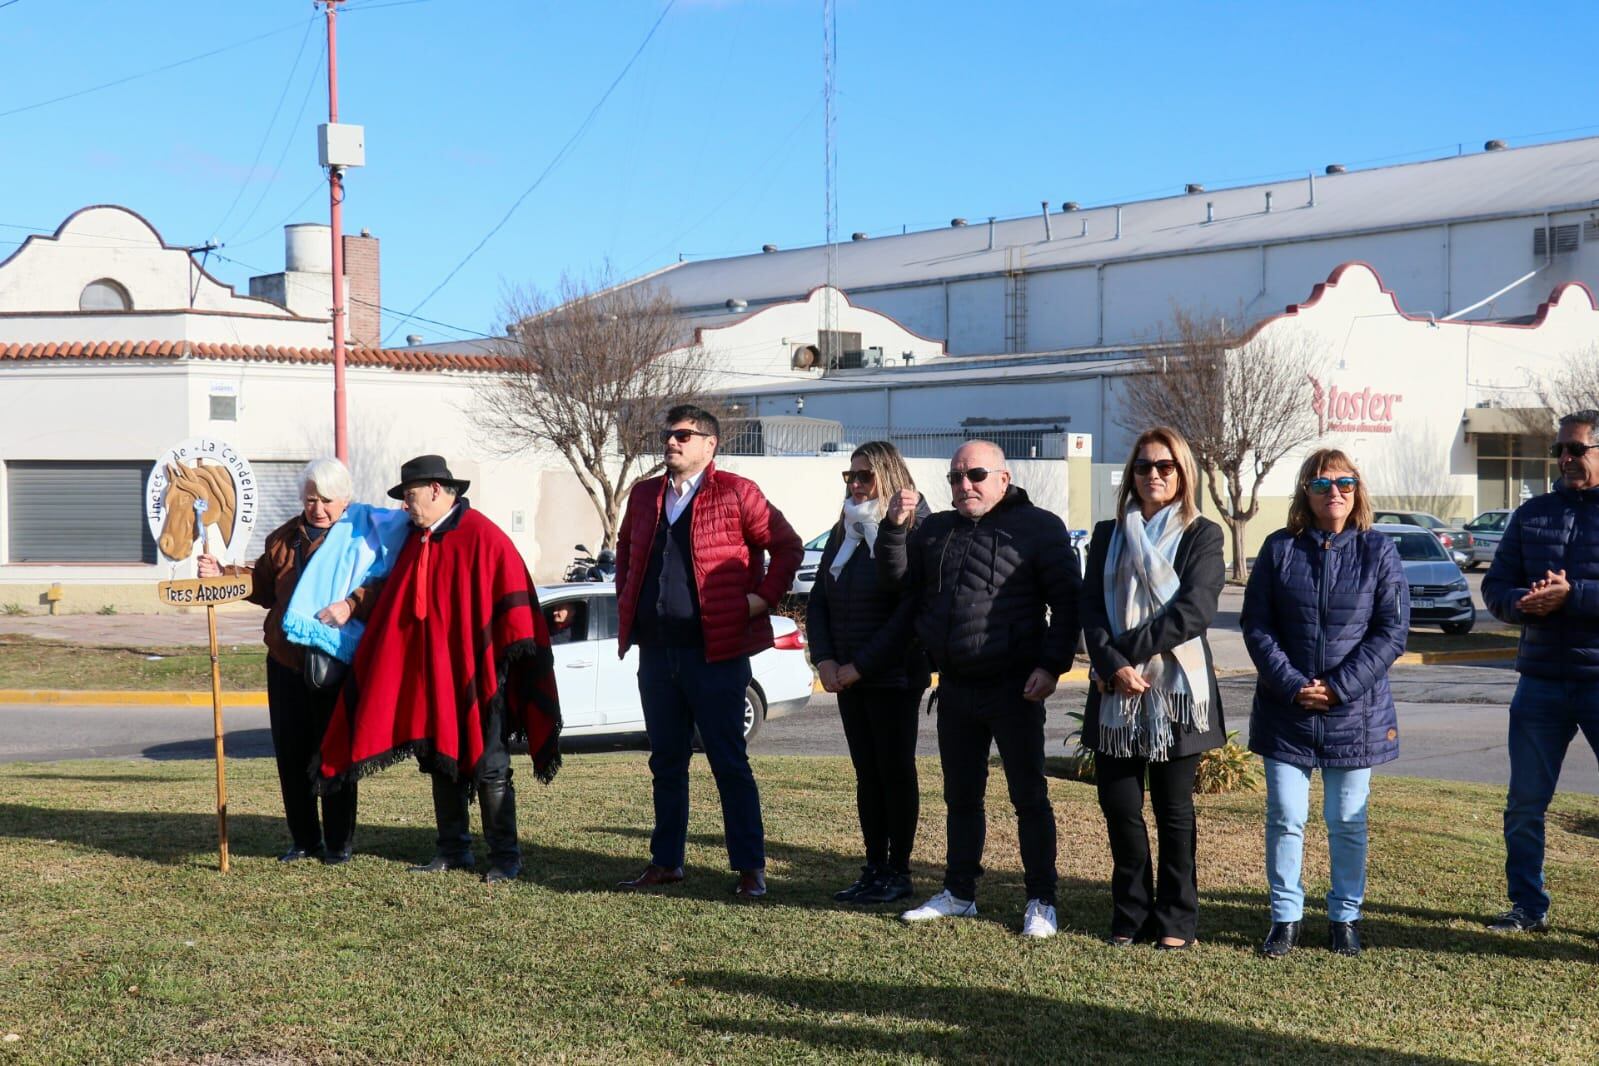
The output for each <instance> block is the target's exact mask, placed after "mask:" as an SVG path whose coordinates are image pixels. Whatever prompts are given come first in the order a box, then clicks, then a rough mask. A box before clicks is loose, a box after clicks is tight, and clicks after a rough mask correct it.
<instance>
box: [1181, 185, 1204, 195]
mask: <svg viewBox="0 0 1599 1066" xmlns="http://www.w3.org/2000/svg"><path fill="white" fill-rule="evenodd" d="M1204 191H1205V187H1204V186H1203V185H1201V184H1199V183H1198V182H1194V181H1191V182H1189V183H1188V184H1187V185H1184V186H1183V192H1185V193H1187V194H1188V195H1189V196H1192V195H1194V193H1196V192H1204Z"/></svg>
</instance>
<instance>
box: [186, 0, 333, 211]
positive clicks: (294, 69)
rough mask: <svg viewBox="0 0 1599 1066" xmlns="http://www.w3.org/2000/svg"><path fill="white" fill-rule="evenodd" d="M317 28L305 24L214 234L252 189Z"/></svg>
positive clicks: (313, 22) (313, 21)
mask: <svg viewBox="0 0 1599 1066" xmlns="http://www.w3.org/2000/svg"><path fill="white" fill-rule="evenodd" d="M315 26H316V21H315V20H311V21H308V22H307V23H306V24H305V34H304V36H302V37H301V38H300V47H299V48H298V49H296V50H295V53H294V62H293V63H292V64H291V65H290V66H289V74H288V77H286V78H284V79H283V89H282V91H281V92H279V93H278V102H277V105H276V106H275V107H273V108H272V118H271V119H270V120H268V122H267V124H266V129H264V130H262V131H261V143H260V144H258V145H256V147H255V158H254V159H252V160H250V166H249V169H248V170H246V171H245V172H244V180H243V181H241V182H239V191H238V192H236V193H234V194H233V202H232V203H230V204H229V205H228V209H227V211H225V212H224V213H223V215H222V220H221V221H220V222H218V223H217V224H216V225H215V226H213V227H211V232H212V233H220V232H222V227H223V226H224V225H225V224H226V223H227V221H228V219H229V218H232V217H233V210H234V208H236V207H238V206H239V201H240V200H242V199H244V190H245V189H248V188H249V187H250V180H251V179H252V178H254V177H255V168H256V167H257V166H258V165H259V164H260V162H261V153H262V152H265V151H266V146H267V141H268V140H270V139H271V138H272V130H273V128H274V127H276V126H277V124H278V116H279V115H281V114H282V113H283V101H284V100H287V99H288V98H289V86H290V85H293V84H294V75H295V74H296V73H298V72H299V69H300V60H301V59H302V58H303V57H304V56H305V45H306V42H307V41H309V40H310V39H311V30H312V29H313V28H314V27H315ZM269 187H270V186H269ZM245 221H246V222H248V221H249V220H248V219H246V220H245ZM241 228H242V227H241Z"/></svg>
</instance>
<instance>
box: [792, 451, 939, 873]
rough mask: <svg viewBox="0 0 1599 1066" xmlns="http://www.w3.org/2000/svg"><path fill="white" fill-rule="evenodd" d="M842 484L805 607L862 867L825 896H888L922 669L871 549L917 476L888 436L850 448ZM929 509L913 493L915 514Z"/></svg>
mask: <svg viewBox="0 0 1599 1066" xmlns="http://www.w3.org/2000/svg"><path fill="white" fill-rule="evenodd" d="M844 484H845V489H846V495H845V498H844V509H843V512H842V514H841V515H840V517H839V521H838V523H837V524H836V525H835V526H834V527H833V531H832V533H831V534H830V535H829V536H828V538H827V546H826V547H825V548H824V549H823V550H822V561H821V563H820V565H819V566H818V567H817V571H816V584H815V585H813V586H812V587H811V595H810V602H809V604H808V607H807V611H806V629H807V636H808V637H809V640H810V645H811V659H812V661H813V662H815V663H816V672H817V674H819V675H820V676H821V680H822V687H823V688H825V689H826V690H827V691H828V692H836V693H838V713H839V717H841V718H842V719H843V721H844V737H845V739H846V740H847V741H848V743H849V755H850V761H851V762H853V763H854V764H855V803H856V807H857V809H858V810H859V812H860V819H861V835H862V836H863V837H864V838H865V841H866V865H865V866H863V867H862V868H861V876H860V877H859V878H858V879H857V880H856V881H855V882H854V883H853V884H851V885H850V886H849V887H848V888H845V889H843V890H842V891H840V892H838V893H837V894H835V895H834V897H833V898H834V899H836V900H838V901H839V902H841V903H890V902H893V901H894V900H899V899H904V898H905V897H906V896H908V895H910V894H911V887H912V886H911V875H910V871H911V867H910V858H911V846H912V844H913V842H914V841H915V837H916V818H917V814H918V809H919V790H918V785H917V780H916V709H917V707H918V706H919V705H920V704H921V699H922V692H923V691H924V690H925V689H926V688H927V684H928V680H929V678H928V667H927V660H926V657H925V656H924V655H923V654H922V653H921V650H920V648H919V647H918V646H917V644H916V642H915V640H914V639H913V638H912V636H911V617H910V603H909V601H907V600H905V599H903V598H902V597H901V595H900V591H899V589H898V588H896V587H895V586H893V585H891V584H889V583H888V582H883V581H880V580H879V579H878V575H877V564H876V563H875V562H874V561H873V551H874V548H875V546H876V542H877V527H878V523H879V522H880V521H881V520H882V517H883V511H884V508H885V507H886V505H887V502H888V501H889V500H890V499H893V497H894V496H895V495H896V494H897V493H898V492H899V491H900V490H902V489H911V490H913V491H914V489H915V488H916V486H915V484H914V483H913V482H912V481H911V475H910V471H909V470H908V469H906V466H905V460H904V459H902V458H901V457H900V454H899V451H898V449H896V448H895V447H894V446H893V445H892V444H890V443H888V442H887V441H871V442H869V443H867V444H863V445H861V446H860V447H859V448H857V449H855V451H854V453H853V454H851V455H850V467H849V469H848V470H846V471H844ZM927 513H928V510H927V504H926V502H925V501H923V502H920V503H919V504H918V507H917V515H916V517H918V518H919V517H923V516H925V515H926V514H927ZM914 520H915V519H912V521H914Z"/></svg>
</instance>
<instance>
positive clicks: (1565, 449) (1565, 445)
mask: <svg viewBox="0 0 1599 1066" xmlns="http://www.w3.org/2000/svg"><path fill="white" fill-rule="evenodd" d="M1594 448H1599V444H1583V443H1581V442H1579V441H1574V440H1565V441H1561V442H1560V443H1558V444H1551V445H1550V446H1549V458H1551V459H1558V458H1560V457H1561V456H1562V455H1569V456H1571V457H1572V458H1573V459H1581V458H1582V457H1583V456H1584V455H1587V454H1588V453H1589V452H1590V451H1592V450H1593V449H1594Z"/></svg>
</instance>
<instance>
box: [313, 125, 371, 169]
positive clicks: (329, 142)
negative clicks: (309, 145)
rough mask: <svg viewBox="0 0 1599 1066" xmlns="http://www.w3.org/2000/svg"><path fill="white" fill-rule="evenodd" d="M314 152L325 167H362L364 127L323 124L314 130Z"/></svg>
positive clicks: (364, 139) (364, 138) (364, 155)
mask: <svg viewBox="0 0 1599 1066" xmlns="http://www.w3.org/2000/svg"><path fill="white" fill-rule="evenodd" d="M316 152H317V158H318V160H319V161H320V162H321V164H322V165H323V166H325V167H364V166H366V127H364V126H356V125H352V124H351V123H348V122H324V123H322V124H321V125H320V126H318V127H317V128H316Z"/></svg>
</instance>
